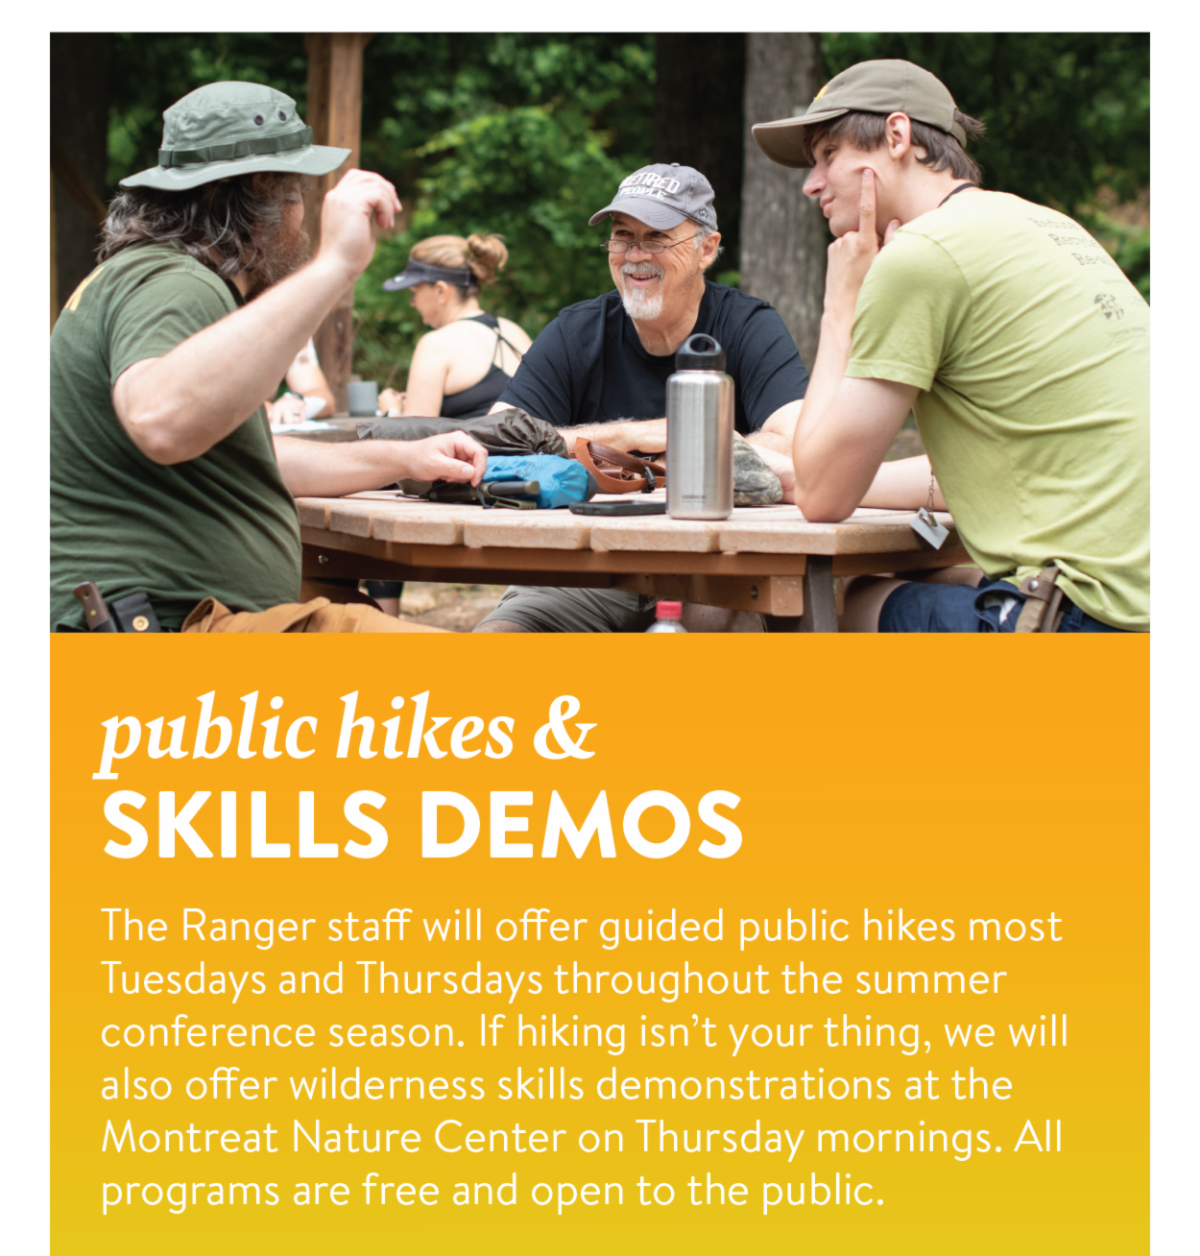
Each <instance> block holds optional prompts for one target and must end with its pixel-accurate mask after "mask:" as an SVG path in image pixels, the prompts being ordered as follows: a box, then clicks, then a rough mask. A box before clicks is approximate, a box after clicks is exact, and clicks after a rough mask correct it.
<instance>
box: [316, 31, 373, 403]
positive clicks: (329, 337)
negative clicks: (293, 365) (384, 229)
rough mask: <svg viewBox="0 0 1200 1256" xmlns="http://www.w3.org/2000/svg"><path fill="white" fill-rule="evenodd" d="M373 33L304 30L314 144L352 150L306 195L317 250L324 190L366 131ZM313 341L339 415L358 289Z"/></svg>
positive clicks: (348, 165) (354, 156) (353, 156)
mask: <svg viewBox="0 0 1200 1256" xmlns="http://www.w3.org/2000/svg"><path fill="white" fill-rule="evenodd" d="M370 38H371V36H370V35H357V34H328V35H315V34H314V35H305V36H304V46H305V51H306V52H307V53H308V117H307V118H305V122H306V123H307V124H308V125H309V126H310V127H312V132H313V143H314V144H328V145H331V146H332V147H334V148H348V149H350V156H349V157H347V158H346V160H345V161H344V162H343V163H342V164H341V165H340V166H339V167H338V168H337V169H336V170H335V171H333V173H332V174H326V175H322V176H321V177H320V178H319V179H316V180H315V181H314V185H313V187H312V189H311V190H310V191H309V193H308V195H307V197H306V198H305V207H304V222H305V229H306V230H307V231H308V234H309V237H310V238H311V240H312V242H313V249H314V250H315V249H316V248H317V246H318V245H319V244H320V242H321V204H322V202H323V201H324V200H325V193H326V192H328V191H329V189H330V188H332V187H333V186H334V185H335V184H336V183H337V182H338V180H339V179H340V178H341V177H342V175H344V174H345V173H346V171H347V170H353V169H354V168H355V167H356V166H357V165H358V148H359V141H360V138H361V133H362V82H363V49H364V48H365V47H366V45H367V41H368V40H369V39H370ZM313 341H314V344H315V347H316V350H317V359H318V361H319V362H320V363H321V370H322V371H323V372H324V373H325V378H326V380H327V381H328V382H329V387H330V389H331V391H332V392H333V402H334V410H335V412H336V413H337V414H347V413H349V405H348V401H347V385H348V384H349V382H350V369H351V364H352V361H353V358H354V288H353V286H351V287H350V289H349V290H348V291H347V292H345V293H344V294H343V296H342V298H341V300H339V301H338V303H337V305H336V306H335V307H334V309H332V310H331V311H330V312H329V314H327V315H326V316H325V319H324V321H323V322H322V323H321V326H320V327H318V328H317V331H316V334H315V335H314V337H313Z"/></svg>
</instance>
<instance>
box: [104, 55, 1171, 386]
mask: <svg viewBox="0 0 1200 1256" xmlns="http://www.w3.org/2000/svg"><path fill="white" fill-rule="evenodd" d="M822 49H823V53H824V57H825V60H826V66H827V69H828V71H829V73H830V75H832V74H835V73H837V72H838V71H839V70H842V69H845V68H846V67H847V66H848V65H850V64H853V63H854V62H855V61H859V60H863V59H866V58H869V57H904V58H907V59H909V60H912V61H915V62H916V63H917V64H919V65H924V66H925V67H926V68H928V69H930V70H932V71H933V72H934V73H935V74H937V75H938V76H939V77H940V78H941V79H942V80H943V81H944V82H945V83H946V85H947V86H948V87H949V88H950V90H951V92H953V93H954V96H955V98H956V99H957V100H958V101H959V103H960V105H961V107H963V108H964V110H965V111H966V112H967V113H971V114H974V115H975V116H981V117H982V118H983V120H984V121H985V122H986V123H987V124H988V130H989V133H988V135H986V136H985V137H984V139H983V140H982V142H981V143H980V144H979V145H978V146H977V149H978V151H977V156H978V157H979V159H980V161H981V163H982V165H983V167H984V178H985V183H986V185H987V186H989V187H992V188H996V189H999V190H1002V191H1012V192H1016V193H1018V194H1019V195H1022V196H1026V197H1028V198H1029V199H1031V200H1035V201H1039V202H1042V203H1044V204H1050V205H1055V206H1057V207H1059V208H1061V209H1064V210H1065V211H1066V212H1068V213H1070V214H1073V215H1074V216H1076V217H1078V218H1079V219H1080V221H1081V222H1083V223H1084V224H1085V225H1086V226H1088V227H1089V228H1090V229H1091V230H1092V231H1093V232H1095V234H1096V235H1097V237H1098V238H1099V239H1100V240H1101V241H1102V242H1103V243H1104V245H1105V247H1107V248H1108V249H1109V250H1110V252H1112V254H1113V256H1114V257H1116V259H1117V261H1118V262H1119V264H1120V265H1121V266H1122V267H1123V268H1124V269H1125V271H1126V273H1127V274H1129V275H1130V277H1131V278H1132V279H1133V280H1134V282H1135V283H1136V284H1137V285H1138V287H1139V288H1140V289H1141V291H1142V292H1143V293H1145V294H1146V295H1147V296H1149V286H1150V233H1149V228H1148V225H1147V222H1148V213H1145V212H1143V213H1141V214H1140V215H1138V214H1134V215H1131V214H1129V213H1128V212H1124V211H1123V210H1122V205H1123V203H1127V202H1132V201H1133V200H1134V198H1135V196H1137V195H1138V193H1139V191H1141V190H1143V189H1146V188H1148V186H1149V181H1150V155H1149V154H1150V145H1149V109H1150V73H1149V71H1150V43H1149V37H1148V36H1146V35H1122V34H1098V35H1089V34H988V33H975V34H911V35H906V34H833V35H825V36H823V37H822ZM307 72H308V63H307V57H306V55H305V49H304V37H303V35H299V34H291V35H265V34H237V35H220V34H211V35H176V34H171V35H162V34H150V35H128V34H127V35H115V36H114V37H113V66H112V96H111V101H110V112H109V168H108V179H109V187H108V194H109V195H111V194H112V193H113V192H114V191H115V185H116V182H117V180H118V179H120V178H122V177H124V176H125V175H126V174H129V173H131V172H132V171H134V170H139V169H142V168H143V167H145V166H149V165H153V164H154V162H155V161H156V160H157V150H158V145H159V141H160V138H161V134H162V118H161V115H162V111H163V110H164V109H165V108H166V107H167V106H168V105H170V104H171V103H173V102H174V101H175V100H177V99H178V98H179V97H180V96H183V95H185V94H186V93H187V92H189V91H192V90H193V89H194V88H196V87H199V86H200V85H201V84H203V83H209V82H213V81H215V80H218V79H250V80H254V81H257V82H263V83H269V84H270V85H271V86H272V87H277V88H279V89H280V90H282V91H285V92H287V93H288V94H289V95H291V96H294V97H295V98H296V100H297V101H298V103H299V105H300V109H301V113H304V112H305V109H306V84H307ZM654 80H655V50H654V37H653V36H652V35H641V34H639V35H624V34H611V33H610V34H599V35H556V34H381V35H376V36H375V37H374V38H373V39H372V40H371V41H370V43H368V44H367V46H366V50H365V53H364V85H363V124H362V126H363V130H362V134H363V139H362V156H361V164H362V166H363V167H364V168H366V169H369V170H378V171H380V172H381V173H382V174H384V175H385V176H386V177H387V178H389V179H391V180H392V182H393V183H395V185H396V187H397V189H398V190H399V192H400V196H401V199H402V200H403V201H404V204H405V213H404V215H403V216H402V218H401V221H400V223H399V227H398V230H397V232H396V233H395V234H393V235H392V236H391V237H389V238H385V239H382V240H381V241H380V242H379V246H378V248H377V250H376V255H375V260H374V261H373V263H372V264H371V266H370V267H369V269H368V270H367V272H366V273H365V274H364V275H363V277H362V278H361V279H360V280H359V283H358V287H357V290H356V295H355V304H356V315H357V317H358V319H359V321H360V329H359V334H358V336H357V338H356V341H355V369H356V370H358V371H360V372H361V373H362V374H363V375H364V376H366V377H369V378H375V379H378V380H380V381H381V382H382V381H383V380H385V379H389V377H390V381H391V382H395V383H399V384H403V382H404V372H406V371H407V368H408V364H409V361H410V360H411V356H412V349H413V346H414V345H415V343H416V341H417V339H418V338H419V337H420V336H421V335H422V334H423V333H424V331H425V328H424V327H423V325H422V324H421V322H420V319H419V318H418V317H417V315H416V312H415V311H414V310H412V309H411V307H410V306H409V304H408V299H407V297H405V296H404V294H403V293H385V292H384V291H383V290H382V287H381V285H382V282H383V280H384V279H385V278H387V277H388V276H389V275H393V274H395V273H397V272H398V271H399V270H400V269H401V268H402V267H403V265H404V261H405V258H406V257H407V255H408V251H409V249H410V248H411V247H412V246H413V244H415V243H416V242H417V241H418V240H420V239H422V238H424V237H425V236H429V235H436V234H441V233H452V234H455V235H464V236H465V235H470V234H471V233H472V232H475V231H480V232H496V233H499V234H500V235H503V236H504V237H505V240H506V243H507V244H508V248H509V265H508V268H507V270H506V271H505V272H502V274H501V276H500V281H499V283H497V284H496V285H495V286H493V287H491V288H488V289H485V290H484V293H483V299H482V303H483V305H484V307H485V308H488V309H492V310H495V311H497V312H499V313H503V314H504V315H506V316H507V317H509V318H512V319H514V320H515V321H516V322H518V323H520V324H521V325H522V326H523V327H524V328H525V330H526V331H528V332H529V333H530V335H536V334H537V333H538V331H540V330H541V328H542V327H544V326H545V324H546V322H547V321H548V320H549V319H550V318H552V317H553V316H554V314H555V313H556V312H557V311H558V310H559V309H560V308H561V307H562V306H564V305H569V304H571V303H573V302H576V301H581V300H585V299H586V298H588V297H591V296H594V295H596V294H597V293H599V292H602V291H604V290H605V289H606V288H607V287H608V286H609V284H610V282H611V281H610V279H609V275H608V267H607V263H606V260H605V257H604V254H603V252H602V251H601V250H600V248H599V247H598V246H599V242H600V240H601V239H602V238H603V235H604V229H603V228H602V227H595V228H590V227H588V226H587V219H588V217H589V215H590V214H591V213H593V212H594V211H595V210H596V209H598V208H600V207H601V206H602V205H604V204H606V203H607V201H608V200H609V199H610V198H611V196H612V194H613V192H614V191H615V189H616V185H617V183H618V181H619V180H620V179H621V178H622V177H623V176H624V175H625V174H628V173H629V172H630V171H631V170H634V169H636V168H637V167H638V166H641V165H645V164H646V163H647V162H648V161H649V160H650V152H651V143H652V131H653V105H654ZM698 90H703V88H702V87H699V88H698ZM737 262H738V259H737V258H736V256H732V255H731V256H729V258H728V264H729V266H730V268H731V269H730V270H729V271H726V272H724V273H722V274H720V275H718V276H717V278H718V279H719V280H721V281H722V282H730V281H732V282H736V279H737V270H736V267H737Z"/></svg>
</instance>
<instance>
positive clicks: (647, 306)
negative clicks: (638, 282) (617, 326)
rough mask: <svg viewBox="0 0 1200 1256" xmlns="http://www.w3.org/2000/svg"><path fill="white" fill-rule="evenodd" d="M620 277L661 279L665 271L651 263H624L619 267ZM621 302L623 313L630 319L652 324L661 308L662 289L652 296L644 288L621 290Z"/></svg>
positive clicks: (625, 288) (624, 288)
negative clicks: (653, 277)
mask: <svg viewBox="0 0 1200 1256" xmlns="http://www.w3.org/2000/svg"><path fill="white" fill-rule="evenodd" d="M621 274H622V275H656V276H657V277H658V278H659V279H662V278H663V276H664V275H665V274H666V271H664V270H663V269H662V267H661V266H655V265H654V264H653V262H626V263H625V265H624V266H622V267H621ZM621 301H622V304H623V305H624V306H625V313H626V314H628V315H629V317H630V318H633V319H639V320H644V321H646V322H653V321H654V319H656V318H657V317H658V316H659V315H660V314H661V313H662V306H663V299H662V288H661V287H660V288H659V290H658V292H656V293H655V294H654V295H653V296H651V295H650V293H649V292H647V291H646V290H645V289H644V288H627V287H624V286H623V287H622V289H621Z"/></svg>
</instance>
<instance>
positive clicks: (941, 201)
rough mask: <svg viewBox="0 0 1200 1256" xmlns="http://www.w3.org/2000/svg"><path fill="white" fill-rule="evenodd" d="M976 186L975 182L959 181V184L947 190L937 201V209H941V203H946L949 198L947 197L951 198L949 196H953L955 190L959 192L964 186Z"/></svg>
mask: <svg viewBox="0 0 1200 1256" xmlns="http://www.w3.org/2000/svg"><path fill="white" fill-rule="evenodd" d="M978 186H979V184H977V183H960V184H959V185H958V187H956V188H953V189H951V191H949V192H947V193H946V195H945V196H943V197H942V199H941V200H940V201H938V209H941V207H942V206H943V205H944V204H945V203H946V202H947V201H948V200H949V199H950V198H951V197H952V196H953V195H954V194H955V193H956V192H961V191H963V189H964V188H974V187H978Z"/></svg>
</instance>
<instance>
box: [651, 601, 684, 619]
mask: <svg viewBox="0 0 1200 1256" xmlns="http://www.w3.org/2000/svg"><path fill="white" fill-rule="evenodd" d="M655 618H657V619H682V618H683V603H682V602H659V604H658V606H657V607H655Z"/></svg>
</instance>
